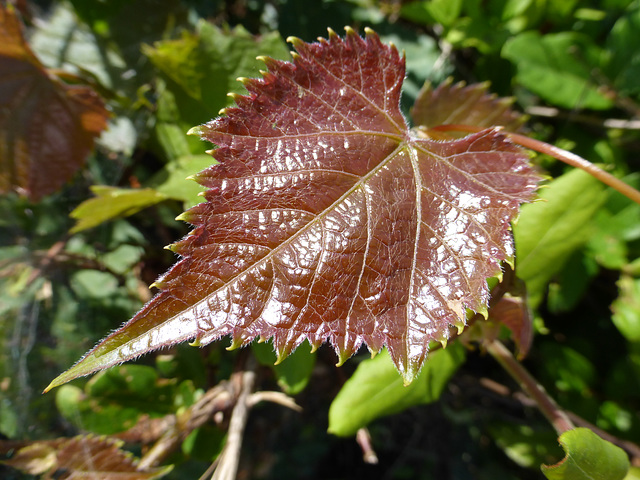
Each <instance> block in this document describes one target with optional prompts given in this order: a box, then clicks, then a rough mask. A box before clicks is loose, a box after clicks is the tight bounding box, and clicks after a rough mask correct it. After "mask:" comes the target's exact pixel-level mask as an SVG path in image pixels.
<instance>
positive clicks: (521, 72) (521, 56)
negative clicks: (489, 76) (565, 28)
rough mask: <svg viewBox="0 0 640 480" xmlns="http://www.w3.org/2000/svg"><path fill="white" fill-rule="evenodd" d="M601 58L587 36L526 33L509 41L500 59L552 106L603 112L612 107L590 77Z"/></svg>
mask: <svg viewBox="0 0 640 480" xmlns="http://www.w3.org/2000/svg"><path fill="white" fill-rule="evenodd" d="M601 55H602V53H601V51H600V49H599V47H598V46H597V45H596V44H595V43H594V42H593V41H592V40H591V39H590V38H589V37H586V36H582V35H580V34H578V33H574V32H563V33H557V34H548V35H545V36H542V35H540V34H539V33H538V32H525V33H522V34H520V35H518V36H516V37H514V38H512V39H510V40H509V41H508V42H507V43H506V44H505V46H504V48H503V49H502V56H503V57H504V58H507V59H508V60H511V62H513V63H514V64H515V65H516V67H517V69H518V73H517V75H516V80H517V81H518V82H519V83H520V84H522V85H523V86H524V87H526V88H528V89H529V90H531V91H532V92H533V93H535V94H537V95H539V96H540V97H542V98H543V99H544V100H546V101H548V102H549V103H551V104H553V105H557V106H559V107H564V108H592V109H606V108H610V107H611V106H613V102H612V100H611V99H610V98H608V97H607V96H605V95H604V94H603V93H601V91H600V89H599V83H598V81H597V80H596V79H595V78H594V77H593V70H594V68H597V66H598V61H599V58H600V56H601Z"/></svg>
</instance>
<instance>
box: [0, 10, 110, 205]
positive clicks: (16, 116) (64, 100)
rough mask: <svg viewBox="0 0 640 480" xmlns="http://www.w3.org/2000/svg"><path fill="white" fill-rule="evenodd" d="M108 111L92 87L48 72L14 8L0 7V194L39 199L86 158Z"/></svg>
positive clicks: (54, 189)
mask: <svg viewBox="0 0 640 480" xmlns="http://www.w3.org/2000/svg"><path fill="white" fill-rule="evenodd" d="M107 115H108V113H107V111H106V109H105V107H104V104H103V103H102V100H101V99H100V98H99V97H98V95H97V94H96V93H95V92H94V91H93V90H92V89H90V88H89V87H85V86H79V85H66V84H64V83H62V82H61V81H60V80H59V79H58V78H56V77H54V76H53V75H52V74H50V73H49V72H47V71H46V70H45V69H44V67H43V66H42V64H41V63H40V61H39V60H38V59H37V58H36V57H35V55H34V54H33V52H32V51H31V49H30V48H29V46H28V45H27V43H26V42H25V40H24V37H23V35H22V25H21V24H20V21H19V20H18V18H17V17H16V15H15V13H14V12H13V10H12V9H11V8H6V7H0V193H1V192H8V191H11V190H15V191H18V192H19V193H21V194H24V195H26V196H28V197H29V198H30V199H31V200H34V201H37V200H39V199H40V198H42V197H43V196H44V195H47V194H49V193H52V192H54V191H56V190H57V189H58V188H60V187H61V186H62V184H64V183H65V182H66V181H68V180H69V179H70V178H71V177H72V176H73V174H74V173H75V172H76V171H77V170H78V169H79V168H80V166H81V165H82V164H83V163H84V161H85V158H86V156H87V155H88V153H89V152H90V150H91V149H92V148H93V141H94V138H95V137H96V136H98V135H99V134H100V132H101V131H102V130H103V129H104V128H105V127H106V121H107Z"/></svg>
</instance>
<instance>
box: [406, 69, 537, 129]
mask: <svg viewBox="0 0 640 480" xmlns="http://www.w3.org/2000/svg"><path fill="white" fill-rule="evenodd" d="M488 89H489V82H484V83H475V84H472V85H465V83H464V82H459V83H456V84H455V85H452V79H451V78H448V79H447V80H446V81H444V82H442V83H441V84H440V85H439V86H438V87H437V88H436V89H435V90H434V89H433V88H432V87H431V84H430V83H426V84H425V86H424V87H422V89H421V90H420V93H419V94H418V98H416V103H415V104H414V105H413V108H412V109H411V118H412V120H413V122H414V124H415V125H419V126H422V127H427V128H432V127H437V126H438V125H445V124H459V125H473V126H476V127H482V128H489V127H495V126H502V127H505V128H506V129H507V130H508V131H510V132H517V131H518V130H520V128H521V127H522V125H523V124H524V122H525V117H524V116H523V115H522V114H520V113H518V112H516V111H514V110H512V109H511V105H512V104H513V99H511V98H498V97H497V96H496V95H495V94H490V93H488Z"/></svg>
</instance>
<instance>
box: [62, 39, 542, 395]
mask: <svg viewBox="0 0 640 480" xmlns="http://www.w3.org/2000/svg"><path fill="white" fill-rule="evenodd" d="M293 44H294V46H295V48H296V50H297V53H296V54H294V57H293V62H283V61H277V60H273V59H269V58H266V59H264V61H265V63H266V65H267V67H268V70H269V71H268V72H265V73H264V75H263V77H264V78H263V79H259V80H257V79H256V80H243V83H244V85H245V87H246V89H247V90H248V92H249V94H248V95H247V96H239V95H236V96H235V97H234V98H235V100H236V103H237V107H234V108H228V109H226V110H225V114H226V115H225V116H223V117H220V118H218V119H215V120H213V121H211V122H209V123H208V124H205V125H202V126H200V127H197V128H196V129H194V132H195V133H198V134H199V135H200V136H201V137H202V138H204V139H206V140H209V141H211V142H212V143H214V144H215V145H217V148H216V149H215V150H213V152H212V153H213V156H214V157H215V159H216V161H217V162H219V164H218V165H215V166H213V167H211V168H209V169H207V170H205V171H203V172H201V173H200V174H199V175H197V177H196V178H197V180H198V182H199V183H201V184H202V185H203V186H205V187H207V188H208V191H207V192H206V196H205V198H206V200H207V201H206V202H204V203H201V204H199V205H197V206H195V207H194V208H192V209H191V210H189V211H187V212H186V213H185V214H183V215H182V216H181V218H182V219H184V220H186V221H188V222H190V223H192V224H193V225H194V226H195V229H194V230H193V231H192V233H191V234H190V235H189V236H187V237H186V238H184V239H183V240H181V241H180V242H178V243H176V244H174V245H173V246H172V247H171V248H172V250H173V251H175V252H176V253H178V254H180V255H181V256H182V259H181V260H180V261H179V262H178V263H177V264H176V265H175V266H174V267H173V268H172V269H171V270H170V271H169V272H168V273H167V274H165V275H164V276H163V277H162V278H161V279H159V280H158V282H156V284H155V285H156V286H157V287H159V288H160V289H161V292H160V293H159V294H158V295H157V296H156V297H155V298H154V299H153V300H152V301H151V302H150V303H149V304H147V305H146V306H145V307H144V308H143V309H142V310H141V311H140V312H139V313H138V314H137V315H136V316H135V317H134V318H133V319H132V320H131V321H130V322H129V323H127V324H126V325H125V326H123V328H121V329H120V330H119V331H117V332H115V333H114V334H112V335H110V336H109V337H107V338H106V339H105V340H104V341H103V342H102V343H101V344H99V345H98V347H96V348H95V349H94V350H92V351H91V352H89V353H88V354H87V356H86V357H85V358H84V359H83V360H82V361H81V362H79V363H78V364H77V365H76V366H74V367H73V368H72V369H71V370H69V371H67V372H66V373H64V374H63V375H61V376H60V377H58V378H57V379H56V380H54V382H53V383H52V384H51V386H50V387H53V386H55V385H59V384H61V383H64V382H66V381H68V380H71V379H73V378H76V377H77V376H80V375H86V374H88V373H91V372H94V371H96V370H98V369H102V368H106V367H108V366H111V365H114V364H116V363H119V362H122V361H125V360H128V359H131V358H134V357H136V356H138V355H140V354H142V353H145V352H148V351H150V350H153V349H156V348H160V347H162V346H166V345H170V344H174V343H177V342H182V341H185V340H193V341H194V343H195V344H206V343H208V342H211V341H213V340H216V339H218V338H220V337H222V336H224V335H231V336H232V338H233V346H234V347H237V346H241V345H246V344H248V343H249V342H251V340H253V339H254V338H255V337H257V336H261V337H263V338H272V339H273V344H274V346H275V349H276V352H277V355H278V358H279V359H283V358H284V357H286V356H287V355H288V354H289V353H290V352H291V351H292V350H293V349H294V348H296V347H297V346H298V345H299V344H300V343H302V342H303V341H304V340H305V339H306V340H308V341H309V343H311V345H312V346H314V347H318V346H319V345H320V344H321V343H322V342H324V341H325V340H326V339H327V338H328V339H329V340H330V341H331V343H332V345H333V346H334V348H335V350H336V353H337V355H338V357H339V360H340V363H342V362H343V361H345V360H346V359H347V358H348V357H349V356H350V355H352V354H353V353H354V352H355V351H356V350H357V349H358V348H359V347H360V346H361V345H362V344H363V343H366V344H367V345H368V347H369V349H370V350H372V351H378V350H380V349H381V348H382V347H383V346H384V345H386V346H387V347H388V350H389V352H390V355H391V358H392V360H393V362H394V364H395V366H396V368H397V369H398V370H399V371H400V373H401V374H402V376H403V377H404V381H405V383H409V382H411V381H412V380H413V379H414V378H415V376H416V375H417V373H418V371H419V370H420V368H421V366H422V365H423V363H424V361H425V359H426V356H427V353H428V350H429V346H430V343H431V342H434V341H435V342H442V343H445V342H446V341H447V339H448V338H449V337H450V335H451V332H452V331H453V330H455V329H459V330H461V329H463V328H464V326H465V321H466V309H470V310H473V311H476V312H485V311H486V302H487V299H488V295H489V292H488V288H487V284H486V279H487V278H488V277H491V276H494V275H497V274H498V273H499V272H500V265H499V262H500V261H501V260H504V259H507V258H510V257H511V256H512V255H513V253H514V251H513V242H512V238H511V233H510V231H509V230H510V223H509V222H510V220H511V219H512V218H513V217H514V216H515V215H516V214H517V211H518V208H519V205H520V203H521V202H524V201H528V200H530V199H531V198H532V197H533V195H534V191H535V189H536V185H537V182H538V180H539V178H538V175H537V174H536V173H535V172H534V171H533V169H532V168H531V167H530V166H529V165H528V163H527V158H526V156H525V155H524V154H523V153H522V152H521V150H520V149H519V148H517V147H516V146H515V145H514V144H512V143H511V142H510V141H509V140H508V139H507V138H506V137H505V136H503V135H502V134H501V133H500V132H499V131H496V130H484V131H482V132H480V133H477V134H474V135H469V136H468V137H465V138H463V139H460V140H453V141H447V142H439V141H433V140H428V139H422V138H419V137H417V136H416V135H414V133H413V132H411V131H410V130H409V129H408V127H407V124H406V122H405V119H404V118H403V116H402V114H401V112H400V109H399V107H398V105H399V100H400V90H401V86H402V80H403V78H404V59H403V58H401V57H400V55H399V54H398V52H397V51H396V49H395V48H394V47H390V46H386V45H383V44H382V43H381V42H380V40H379V38H378V37H377V35H376V34H375V33H373V32H371V31H368V32H367V36H366V38H364V39H363V38H361V37H359V36H358V35H357V34H356V33H355V32H354V31H352V30H350V29H349V30H348V31H347V36H346V38H345V39H342V38H340V37H338V36H337V35H336V34H335V33H333V32H330V35H329V38H328V39H326V40H325V39H321V40H320V41H319V42H318V43H313V44H307V43H304V42H302V41H301V40H298V39H294V40H293Z"/></svg>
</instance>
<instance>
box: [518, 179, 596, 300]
mask: <svg viewBox="0 0 640 480" xmlns="http://www.w3.org/2000/svg"><path fill="white" fill-rule="evenodd" d="M539 196H540V198H541V200H539V201H537V202H535V203H532V204H528V205H523V206H522V209H521V212H520V217H519V219H518V221H517V223H516V224H515V225H514V227H513V233H514V238H515V242H516V251H517V252H518V255H517V257H516V273H517V275H518V277H520V278H521V279H522V280H524V281H525V282H526V284H527V291H528V293H529V300H530V304H531V306H532V307H533V308H535V306H536V305H538V304H539V303H540V301H541V300H542V297H543V295H544V290H545V287H546V284H547V282H548V281H549V280H550V279H551V278H552V277H553V276H554V275H555V274H556V273H557V272H558V271H560V269H561V268H562V266H563V264H564V262H565V261H566V260H567V259H568V258H569V256H570V255H571V253H572V252H574V251H575V250H577V249H578V248H579V247H580V246H581V245H583V244H584V243H585V241H586V239H587V238H588V235H587V232H588V230H589V228H590V222H591V220H592V218H593V216H594V215H595V213H596V212H597V211H598V209H599V208H600V207H601V206H602V205H603V204H604V202H605V200H606V197H607V196H606V193H605V191H604V187H603V186H602V184H601V183H600V182H599V181H598V180H596V179H595V178H593V177H592V176H591V175H589V174H588V173H585V172H583V171H582V170H572V171H570V172H569V173H567V174H565V175H562V176H561V177H558V178H557V179H555V180H554V181H552V182H551V183H550V184H549V186H548V187H547V188H543V189H541V190H540V195H539Z"/></svg>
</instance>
